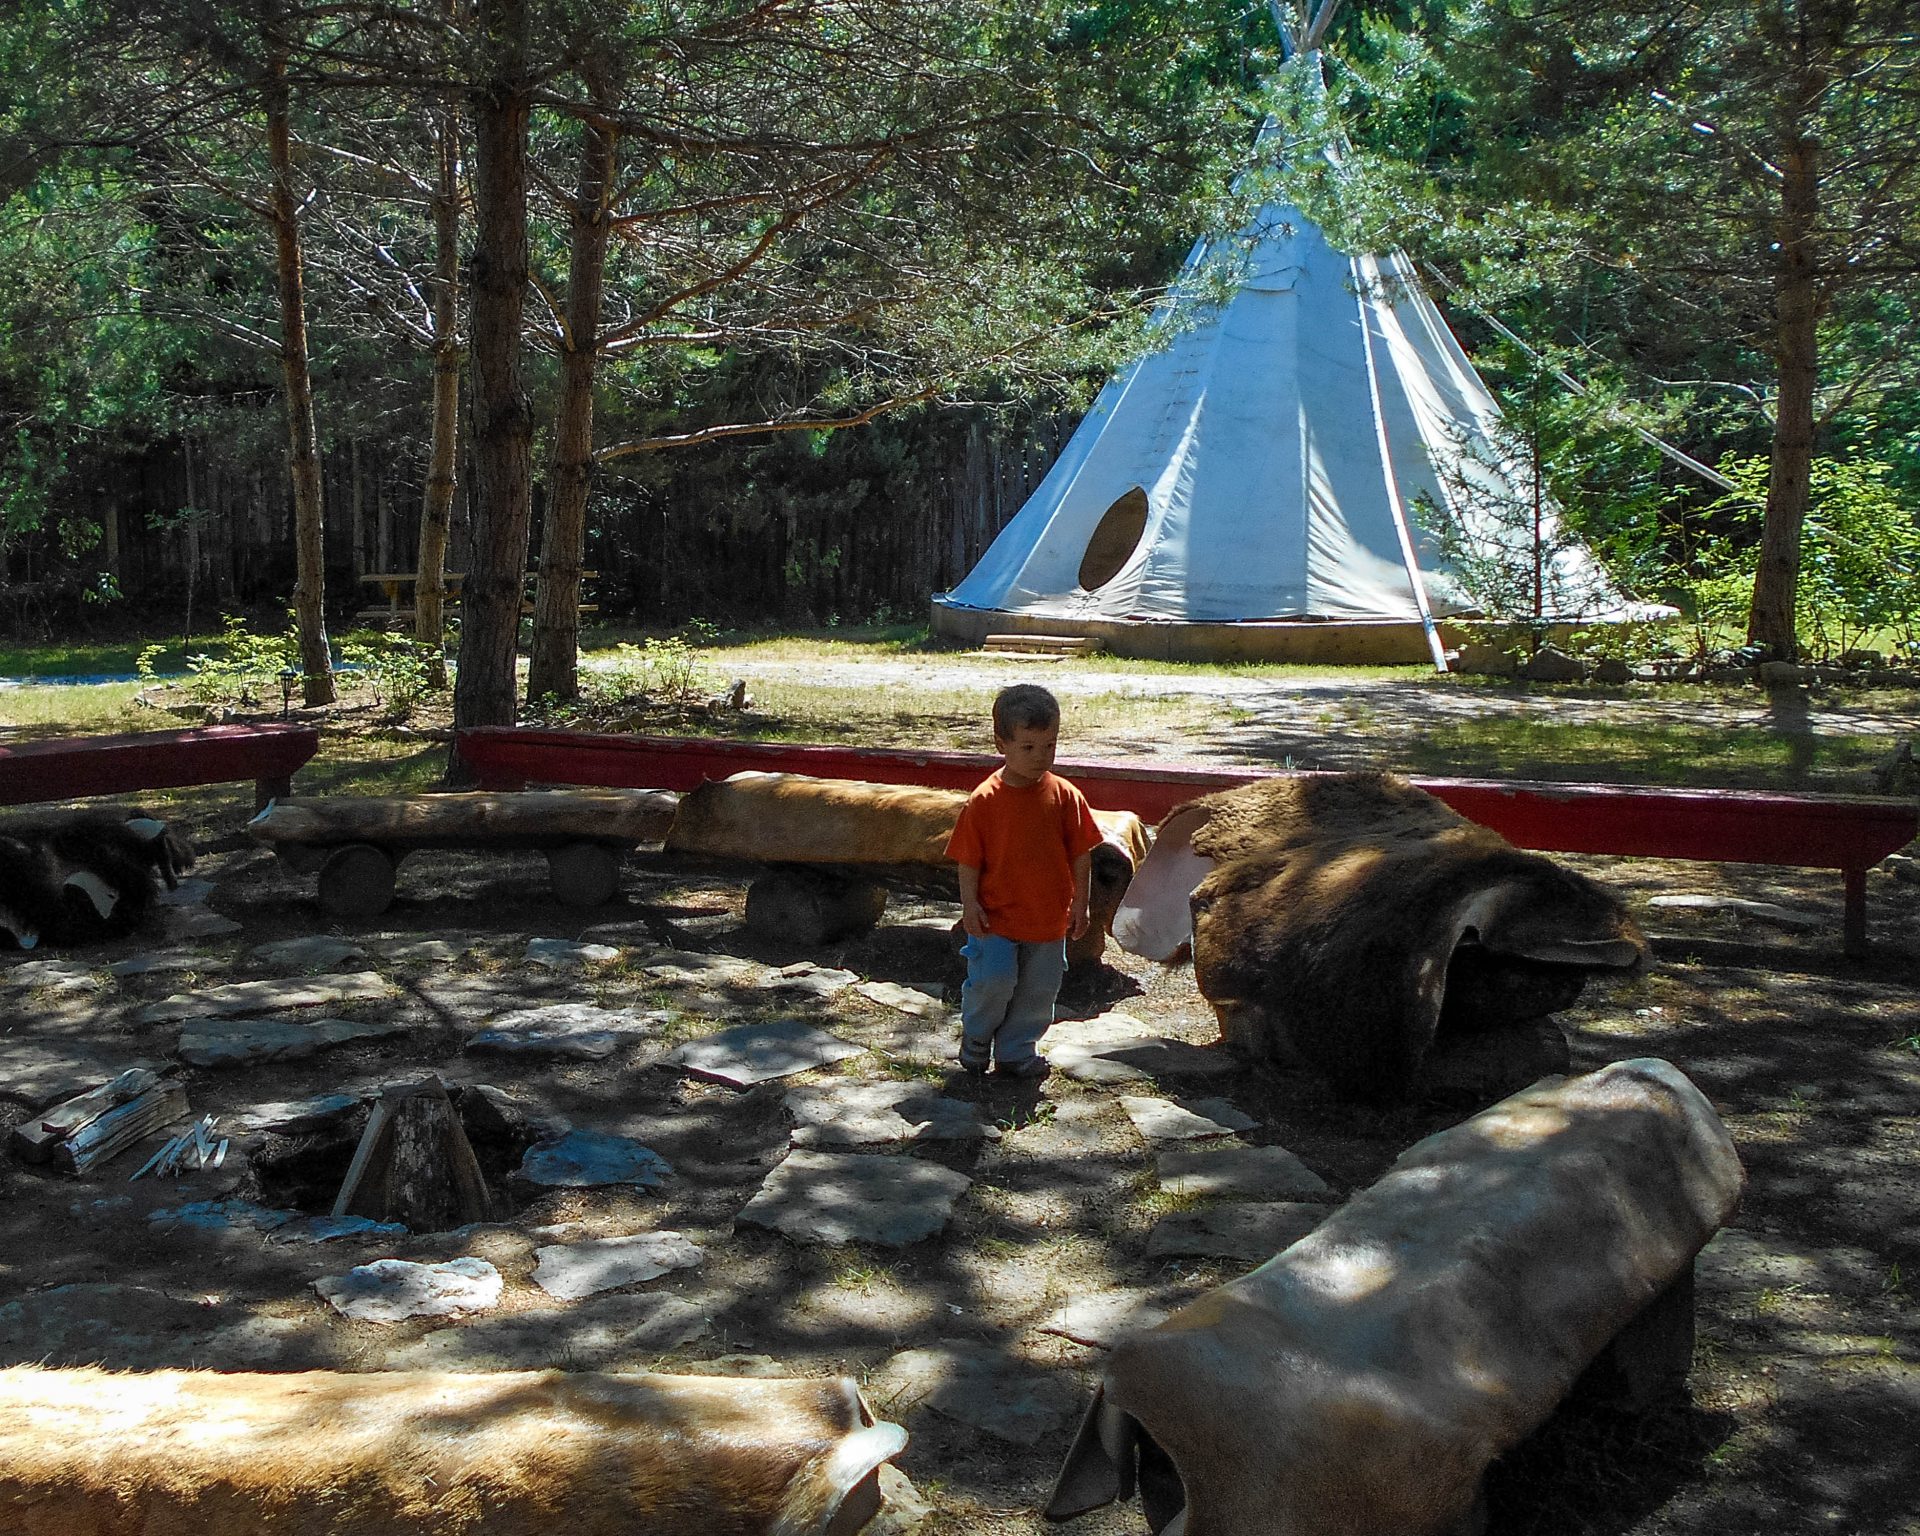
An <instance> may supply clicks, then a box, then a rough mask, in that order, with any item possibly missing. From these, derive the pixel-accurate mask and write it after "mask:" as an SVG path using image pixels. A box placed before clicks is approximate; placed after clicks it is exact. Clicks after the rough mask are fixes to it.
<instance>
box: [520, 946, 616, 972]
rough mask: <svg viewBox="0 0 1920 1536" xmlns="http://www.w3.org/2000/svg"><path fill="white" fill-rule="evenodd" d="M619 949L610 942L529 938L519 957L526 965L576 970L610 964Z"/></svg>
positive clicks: (557, 969) (553, 969)
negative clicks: (587, 942)
mask: <svg viewBox="0 0 1920 1536" xmlns="http://www.w3.org/2000/svg"><path fill="white" fill-rule="evenodd" d="M619 958H620V951H619V950H617V949H615V948H614V947H613V946H612V945H611V944H582V943H580V942H578V941H577V940H574V939H529V940H528V941H527V948H526V953H525V954H523V955H522V956H521V957H520V959H521V962H522V963H523V964H526V965H544V966H545V967H546V968H547V969H548V970H551V971H577V970H582V969H584V968H585V967H587V966H589V965H611V964H612V963H613V962H614V961H615V960H618V959H619Z"/></svg>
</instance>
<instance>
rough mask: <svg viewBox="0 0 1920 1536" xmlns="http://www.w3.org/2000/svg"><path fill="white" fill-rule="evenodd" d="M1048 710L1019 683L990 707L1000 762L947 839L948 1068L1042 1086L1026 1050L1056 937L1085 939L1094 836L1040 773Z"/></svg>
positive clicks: (1080, 803)
mask: <svg viewBox="0 0 1920 1536" xmlns="http://www.w3.org/2000/svg"><path fill="white" fill-rule="evenodd" d="M1059 741H1060V706H1059V704H1057V703H1056V702H1055V701H1054V697H1053V695H1052V694H1050V693H1048V692H1047V690H1046V689H1044V688H1037V687H1035V686H1034V685H1033V684H1031V683H1020V684H1017V685H1016V686H1014V687H1012V688H1003V689H1001V690H1000V694H999V696H998V697H997V698H996V699H995V700H994V701H993V745H994V748H995V750H997V751H998V752H999V753H1000V755H1001V757H1002V758H1003V759H1005V761H1004V762H1002V764H1001V765H1000V767H999V769H998V770H997V771H995V772H994V773H992V774H989V775H988V776H987V778H986V779H985V781H984V782H982V783H981V785H980V787H979V788H978V789H976V790H974V792H973V793H972V794H971V795H970V796H969V797H968V798H967V803H966V806H965V808H964V809H963V810H962V811H961V812H960V820H959V822H958V824H957V825H956V826H955V827H954V829H953V836H952V837H950V838H949V839H948V840H947V857H948V858H950V859H952V860H953V861H954V863H956V864H958V865H959V866H960V903H961V909H962V911H961V921H962V922H963V924H964V925H965V927H966V930H967V942H966V945H965V947H964V948H963V949H962V950H961V951H960V952H961V953H962V954H963V955H965V956H966V957H967V984H966V986H965V987H964V988H963V989H962V991H961V993H960V1065H961V1066H963V1067H965V1068H966V1069H967V1070H968V1071H969V1072H974V1073H980V1072H984V1071H986V1070H987V1063H988V1062H989V1061H993V1062H997V1063H998V1066H999V1070H1000V1071H1001V1072H1002V1073H1003V1074H1005V1075H1006V1076H1009V1077H1042V1076H1044V1075H1045V1074H1046V1070H1047V1064H1046V1061H1045V1060H1044V1059H1043V1058H1042V1057H1041V1056H1040V1055H1039V1053H1038V1052H1037V1051H1036V1050H1035V1047H1036V1046H1037V1045H1038V1044H1039V1043H1040V1037H1041V1036H1042V1035H1044V1034H1045V1033H1046V1032H1047V1026H1048V1025H1049V1024H1051V1023H1052V1022H1053V1000H1054V998H1055V996H1057V995H1058V993H1059V991H1060V978H1061V977H1062V976H1063V975H1064V974H1065V973H1066V968H1067V938H1068V936H1069V935H1071V936H1072V937H1074V938H1078V937H1079V936H1080V935H1081V934H1083V933H1085V932H1086V931H1087V881H1088V877H1089V875H1090V873H1091V871H1092V868H1093V850H1094V849H1095V848H1097V847H1099V846H1100V828H1099V827H1098V825H1096V824H1095V822H1094V819H1093V812H1092V811H1090V810H1089V809H1088V808H1087V800H1086V796H1084V795H1082V794H1081V793H1080V791H1079V790H1077V789H1075V788H1074V787H1073V785H1071V784H1069V783H1068V782H1067V781H1066V780H1065V779H1063V778H1060V777H1058V776H1057V775H1056V774H1054V773H1052V772H1050V771H1049V770H1051V769H1052V767H1053V754H1054V749H1055V747H1056V746H1058V744H1059Z"/></svg>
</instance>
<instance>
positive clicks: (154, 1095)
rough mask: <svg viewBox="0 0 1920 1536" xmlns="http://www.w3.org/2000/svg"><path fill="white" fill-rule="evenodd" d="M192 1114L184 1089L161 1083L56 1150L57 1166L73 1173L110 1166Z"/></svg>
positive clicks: (83, 1127)
mask: <svg viewBox="0 0 1920 1536" xmlns="http://www.w3.org/2000/svg"><path fill="white" fill-rule="evenodd" d="M189 1113H191V1111H190V1110H189V1109H188V1108H187V1090H186V1089H185V1087H183V1086H182V1085H181V1084H179V1083H173V1082H162V1083H160V1084H159V1085H158V1086H157V1087H154V1088H151V1089H149V1090H148V1091H147V1092H145V1093H143V1094H141V1095H140V1096H139V1097H138V1098H136V1099H129V1100H128V1101H127V1102H126V1103H124V1104H119V1105H116V1106H115V1107H114V1108H112V1109H110V1110H108V1111H107V1112H106V1113H105V1114H104V1115H102V1116H100V1118H99V1119H97V1120H95V1121H93V1122H92V1123H91V1124H89V1125H85V1126H82V1127H81V1128H80V1129H79V1130H78V1131H77V1132H75V1133H74V1134H73V1135H72V1136H70V1137H68V1138H67V1139H66V1140H65V1141H63V1142H61V1143H60V1145H59V1146H57V1147H55V1148H54V1153H53V1161H54V1164H55V1166H57V1167H61V1168H65V1169H67V1170H68V1171H69V1172H71V1173H88V1172H91V1171H92V1170H93V1169H95V1168H97V1167H99V1166H100V1165H101V1164H102V1163H106V1162H111V1161H112V1160H113V1159H114V1158H116V1157H118V1156H119V1155H120V1154H121V1153H122V1152H124V1151H126V1149H127V1148H128V1147H130V1146H132V1145H133V1144H134V1143H135V1142H136V1141H139V1140H141V1139H142V1138H143V1137H147V1136H151V1135H152V1134H153V1133H154V1132H155V1131H159V1130H164V1129H165V1128H166V1127H167V1126H169V1125H172V1124H173V1122H174V1121H176V1120H179V1119H181V1118H182V1117H184V1116H186V1115H187V1114H189Z"/></svg>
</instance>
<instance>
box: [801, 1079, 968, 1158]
mask: <svg viewBox="0 0 1920 1536" xmlns="http://www.w3.org/2000/svg"><path fill="white" fill-rule="evenodd" d="M786 1110H787V1113H788V1115H790V1116H791V1117H792V1118H793V1121H794V1125H795V1129H794V1132H793V1144H794V1145H795V1146H796V1147H832V1146H842V1147H851V1146H870V1145H874V1144H877V1143H883V1142H905V1141H980V1140H992V1141H997V1140H999V1138H1000V1129H999V1127H998V1126H994V1125H988V1124H987V1123H986V1122H985V1121H983V1120H982V1119H981V1118H980V1115H979V1111H978V1110H977V1109H976V1108H975V1107H974V1106H973V1105H971V1104H967V1103H963V1102H962V1101H961V1100H959V1099H949V1098H946V1097H944V1096H943V1095H942V1094H941V1092H940V1090H939V1088H938V1087H936V1086H935V1085H933V1084H931V1083H912V1082H879V1083H854V1082H831V1083H822V1084H820V1085H818V1086H816V1087H809V1088H795V1089H794V1090H793V1091H792V1092H790V1093H789V1094H788V1095H787V1097H786Z"/></svg>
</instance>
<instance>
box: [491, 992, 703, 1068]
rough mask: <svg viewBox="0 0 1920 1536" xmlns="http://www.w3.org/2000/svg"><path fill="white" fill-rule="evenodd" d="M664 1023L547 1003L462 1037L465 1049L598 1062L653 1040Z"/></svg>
mask: <svg viewBox="0 0 1920 1536" xmlns="http://www.w3.org/2000/svg"><path fill="white" fill-rule="evenodd" d="M668 1017H669V1016H668V1015H667V1014H665V1013H660V1012H652V1013H642V1012H640V1011H639V1010H637V1009H633V1008H600V1007H596V1006H595V1005H594V1004H592V1003H551V1004H549V1005H548V1006H546V1007H544V1008H523V1009H519V1010H517V1011H515V1012H512V1013H503V1014H500V1015H498V1016H497V1017H495V1018H494V1019H492V1020H490V1021H489V1022H488V1024H487V1027H486V1028H485V1029H483V1030H481V1031H480V1032H479V1033H478V1034H476V1035H472V1036H469V1037H468V1040H467V1047H466V1048H467V1049H468V1050H470V1051H498V1052H500V1053H502V1054H504V1055H521V1056H561V1057H567V1058H571V1059H573V1060H577V1061H598V1060H600V1059H602V1058H604V1057H607V1056H611V1055H612V1054H613V1053H614V1052H615V1051H617V1050H619V1049H620V1047H621V1046H623V1045H625V1044H627V1043H628V1042H629V1041H632V1040H638V1039H642V1038H644V1037H646V1036H647V1035H650V1034H653V1033H654V1032H655V1031H656V1030H657V1029H658V1028H659V1026H660V1025H661V1024H663V1023H665V1022H666V1021H667V1019H668Z"/></svg>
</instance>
